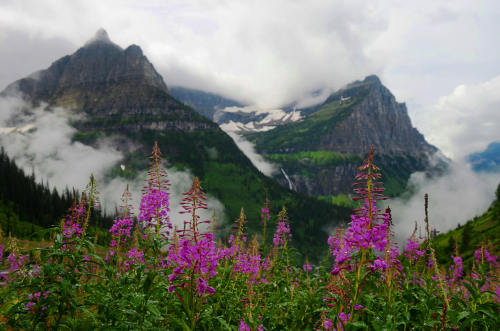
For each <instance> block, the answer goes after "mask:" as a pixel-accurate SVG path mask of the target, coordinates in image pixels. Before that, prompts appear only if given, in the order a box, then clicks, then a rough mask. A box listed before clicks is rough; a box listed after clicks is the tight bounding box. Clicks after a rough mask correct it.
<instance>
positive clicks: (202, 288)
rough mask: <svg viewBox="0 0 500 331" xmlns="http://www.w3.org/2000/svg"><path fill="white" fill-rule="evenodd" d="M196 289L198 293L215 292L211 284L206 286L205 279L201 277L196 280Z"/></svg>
mask: <svg viewBox="0 0 500 331" xmlns="http://www.w3.org/2000/svg"><path fill="white" fill-rule="evenodd" d="M196 290H197V291H198V293H199V294H205V293H210V294H214V293H215V289H214V288H213V287H211V286H208V284H207V281H206V280H205V279H204V278H202V277H200V278H198V279H197V281H196Z"/></svg>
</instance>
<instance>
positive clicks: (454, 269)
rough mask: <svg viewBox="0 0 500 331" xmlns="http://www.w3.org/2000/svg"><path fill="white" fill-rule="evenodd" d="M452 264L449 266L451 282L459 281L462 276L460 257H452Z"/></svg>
mask: <svg viewBox="0 0 500 331" xmlns="http://www.w3.org/2000/svg"><path fill="white" fill-rule="evenodd" d="M452 258H453V264H452V265H451V266H450V273H451V277H452V279H451V280H452V281H459V280H460V279H461V278H462V276H463V264H462V258H461V257H460V256H452Z"/></svg>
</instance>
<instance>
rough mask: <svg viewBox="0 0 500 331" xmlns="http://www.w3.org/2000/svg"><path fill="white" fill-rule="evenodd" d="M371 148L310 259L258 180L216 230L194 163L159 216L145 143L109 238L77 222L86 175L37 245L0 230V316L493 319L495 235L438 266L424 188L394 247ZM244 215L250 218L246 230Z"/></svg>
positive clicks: (185, 321)
mask: <svg viewBox="0 0 500 331" xmlns="http://www.w3.org/2000/svg"><path fill="white" fill-rule="evenodd" d="M374 156H375V154H374V149H373V147H372V148H371V150H370V152H369V154H368V156H367V157H366V159H365V160H364V162H363V164H362V165H361V167H359V173H358V175H357V176H356V179H355V183H354V193H355V195H356V197H355V198H354V199H355V200H356V201H359V208H357V209H355V210H354V211H353V214H352V216H351V219H350V222H349V223H348V224H347V225H346V226H345V227H338V228H337V229H336V231H335V233H334V234H333V235H332V236H331V237H329V238H328V246H329V250H328V251H327V252H325V254H324V258H323V259H322V262H321V263H319V264H316V265H313V264H311V263H309V262H308V259H307V258H306V259H305V263H299V259H298V258H297V256H298V254H296V253H297V249H296V248H295V247H294V228H293V226H291V225H293V224H294V223H291V222H290V219H289V215H288V213H287V209H286V206H283V207H282V208H280V210H271V206H272V205H271V204H270V201H269V199H268V197H267V196H266V195H265V194H264V192H263V203H262V208H260V220H257V219H249V218H247V216H246V214H245V210H244V209H243V208H241V212H240V216H239V217H238V218H237V219H236V220H235V221H234V226H233V228H232V232H231V233H227V232H225V231H224V229H223V227H222V226H221V224H218V222H217V216H216V214H215V213H214V216H213V217H212V219H210V220H207V219H203V218H202V217H201V216H200V215H201V214H200V211H201V210H204V209H210V208H211V206H210V205H207V202H206V196H205V193H204V191H203V187H202V186H201V184H200V180H199V179H198V178H197V177H195V178H194V181H193V183H192V186H191V188H190V189H189V190H188V191H187V192H185V193H184V198H183V200H182V202H181V206H182V208H181V209H182V211H181V215H182V217H183V218H184V223H180V224H179V223H175V224H176V225H175V224H174V223H173V222H171V218H172V215H171V209H173V206H171V204H170V203H171V201H170V199H169V197H170V196H169V181H168V174H167V172H166V171H165V169H164V168H163V167H162V160H161V152H160V148H159V146H158V144H157V143H155V144H154V148H153V152H152V154H151V156H150V168H149V172H148V179H147V181H146V185H145V187H144V189H143V192H142V197H140V198H139V197H134V196H132V194H131V193H130V191H129V188H128V186H127V187H125V188H124V193H123V194H122V206H121V208H120V210H118V211H117V214H116V218H115V220H114V222H113V224H112V226H111V228H110V229H109V230H108V232H109V235H108V237H109V238H110V239H109V240H108V241H102V240H99V238H98V232H95V233H96V234H95V235H92V233H91V232H90V231H89V230H88V229H89V219H91V217H92V214H95V213H97V212H98V209H99V192H98V183H97V182H96V180H95V178H94V177H93V176H91V178H90V182H89V184H88V185H87V187H86V188H85V190H84V191H83V192H82V194H81V195H79V197H78V198H75V199H74V202H73V205H72V206H71V208H70V209H69V210H68V212H67V215H66V216H65V217H64V218H63V219H62V220H60V222H59V223H60V226H57V227H52V228H50V229H48V230H42V231H43V233H42V234H41V237H42V238H43V239H44V240H43V241H41V244H40V245H39V247H35V248H30V249H24V248H22V247H20V245H19V242H18V240H17V239H16V238H14V237H10V236H8V235H7V234H6V235H4V234H2V233H1V232H0V271H1V272H0V277H1V278H0V328H2V329H4V328H5V329H23V330H24V329H25V330H27V329H33V330H46V329H51V330H52V329H54V330H59V329H85V330H87V329H103V330H125V329H127V330H129V329H130V330H132V329H133V330H136V329H146V330H151V329H161V330H337V331H338V330H353V329H371V330H382V329H390V330H422V329H425V330H438V329H441V330H474V329H479V328H484V329H485V330H495V329H499V325H500V317H499V316H500V315H499V314H498V312H499V309H500V305H499V303H500V284H499V281H498V274H499V271H500V264H499V262H498V260H497V257H496V256H494V249H495V247H490V246H488V243H486V242H483V243H481V245H480V246H479V247H477V249H476V250H475V253H474V260H473V263H472V266H471V267H470V268H469V267H467V266H466V265H464V264H463V261H462V258H461V256H460V252H459V251H458V248H457V249H455V252H454V253H453V254H452V256H450V257H449V258H450V259H451V260H450V261H451V264H450V267H446V268H445V267H443V266H442V265H439V264H438V259H437V258H436V250H435V248H434V246H433V240H432V236H431V232H432V231H431V229H432V226H431V224H432V222H433V220H430V219H429V217H428V199H429V197H428V196H427V195H426V196H425V197H424V208H423V212H422V217H423V218H424V220H425V223H424V224H423V226H424V227H425V235H423V236H421V235H420V234H419V233H418V231H417V230H418V227H416V228H415V231H414V232H413V234H412V235H411V237H410V238H409V239H408V241H407V243H406V246H405V247H404V248H399V247H397V245H396V241H395V240H394V238H393V231H392V226H393V223H392V216H391V210H390V208H389V207H388V206H385V205H384V203H385V200H386V197H385V196H384V194H383V192H384V188H383V182H382V181H381V180H380V178H381V175H380V173H379V171H380V169H379V168H378V167H377V166H376V165H375V164H374ZM133 199H138V201H140V208H139V212H138V215H134V213H133V212H132V209H131V201H132V200H133ZM176 217H178V216H177V215H176ZM251 223H256V224H253V226H252V227H250V226H249V227H248V228H252V229H255V228H257V227H260V228H261V229H262V230H261V231H257V232H254V231H251V232H249V231H248V230H247V225H250V224H251ZM42 243H43V244H42ZM325 246H326V243H325ZM313 258H314V260H318V257H312V256H311V259H313Z"/></svg>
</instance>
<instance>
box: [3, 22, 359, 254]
mask: <svg viewBox="0 0 500 331" xmlns="http://www.w3.org/2000/svg"><path fill="white" fill-rule="evenodd" d="M1 95H2V96H7V95H17V96H20V97H22V98H23V99H24V100H26V101H27V102H28V103H31V104H32V105H45V104H46V105H48V106H47V107H48V108H53V107H64V108H65V109H67V110H68V111H69V112H73V113H77V114H80V115H81V116H80V117H79V119H78V120H74V121H73V122H72V125H73V126H74V127H75V128H76V129H77V130H78V132H77V133H76V134H75V136H74V137H73V139H74V140H76V141H80V142H82V143H84V144H87V145H97V144H98V142H99V141H100V138H103V137H107V138H109V139H112V141H113V142H114V144H115V145H116V146H115V147H117V148H118V149H119V150H120V151H121V152H122V154H123V155H124V158H123V160H121V161H120V162H118V164H116V167H115V168H116V169H114V170H112V171H111V173H110V176H126V177H127V176H131V177H133V176H135V175H137V173H138V172H140V171H144V170H145V169H147V167H148V160H147V157H146V156H147V155H149V153H150V151H151V148H152V146H153V143H154V141H157V142H158V145H159V147H160V149H161V151H162V152H163V155H164V157H165V159H166V160H167V162H168V163H169V166H171V167H174V168H177V169H181V170H183V169H189V170H190V171H191V172H192V173H193V174H194V175H196V176H198V177H200V180H201V182H202V185H203V187H204V189H205V191H207V192H208V193H209V194H211V195H213V196H215V197H216V198H217V199H218V200H219V201H221V202H222V203H223V205H224V207H225V214H226V216H227V221H232V220H235V219H236V218H238V217H239V215H240V208H241V207H245V213H246V215H247V218H248V221H249V223H248V225H249V228H250V229H254V230H255V229H257V228H259V223H258V220H259V218H260V210H261V207H262V205H263V202H264V199H265V196H266V193H267V195H268V196H269V199H270V200H271V211H272V212H273V213H277V212H278V211H279V210H281V208H282V207H283V206H286V207H287V210H288V213H289V216H290V220H291V227H292V229H293V230H292V231H293V232H294V240H295V245H296V247H297V248H299V249H303V251H304V252H305V251H307V252H308V254H309V257H314V256H315V253H316V252H320V251H322V246H324V245H325V243H326V238H327V234H326V232H324V229H325V228H326V227H327V226H328V225H331V224H335V223H336V222H338V221H340V220H341V219H344V218H345V217H346V216H347V215H348V213H349V210H347V209H346V208H344V209H342V208H340V207H339V208H335V207H333V206H332V205H330V204H328V203H326V202H323V201H318V200H316V199H313V198H310V197H307V196H304V195H301V194H298V193H296V192H292V191H289V190H287V189H286V188H283V187H282V186H280V185H279V184H277V183H276V182H275V181H274V180H272V179H271V178H268V177H266V176H264V175H263V174H262V173H261V172H260V171H258V170H257V169H256V168H255V167H254V166H253V164H252V163H251V162H250V160H249V159H248V158H247V157H246V156H245V155H244V154H243V153H242V152H241V151H240V150H239V149H238V147H237V146H236V144H235V143H234V142H233V140H232V139H231V138H230V137H229V136H228V135H227V134H226V133H225V132H224V131H222V130H221V129H220V128H219V126H218V125H217V124H216V123H214V122H212V121H211V120H209V119H207V118H206V117H204V116H201V115H200V114H198V113H197V112H195V111H194V110H193V109H192V108H191V107H189V106H187V105H185V104H183V103H182V102H180V101H178V100H176V99H175V98H174V97H173V96H172V95H171V92H170V91H169V89H168V88H167V85H166V84H165V81H164V80H163V78H162V77H161V75H159V74H158V72H157V71H156V70H155V69H154V67H153V65H152V64H151V63H150V62H149V61H148V59H147V58H146V56H144V54H143V52H142V50H141V48H140V47H139V46H136V45H131V46H129V47H127V48H125V49H122V48H121V47H119V46H118V45H116V44H114V43H113V42H112V41H111V40H110V39H109V37H108V35H107V33H106V32H105V31H104V30H100V31H98V32H97V34H96V36H95V37H94V38H92V39H91V40H90V41H89V42H87V43H86V44H85V45H84V46H83V47H81V48H80V49H78V50H77V51H76V52H75V53H74V54H71V55H67V56H64V57H62V58H61V59H59V60H57V61H55V62H54V63H53V64H52V65H51V66H50V67H49V68H47V69H45V70H41V71H39V72H37V73H36V74H33V75H31V76H29V77H26V78H23V79H20V80H18V81H16V82H14V83H12V84H11V85H9V86H8V87H7V88H6V89H5V90H4V91H3V92H2V93H1ZM27 111H28V110H27ZM21 115H22V114H19V116H21ZM12 126H13V127H15V126H16V123H12ZM109 139H108V140H109ZM120 164H125V165H126V166H127V169H128V171H127V172H123V171H122V170H121V169H120Z"/></svg>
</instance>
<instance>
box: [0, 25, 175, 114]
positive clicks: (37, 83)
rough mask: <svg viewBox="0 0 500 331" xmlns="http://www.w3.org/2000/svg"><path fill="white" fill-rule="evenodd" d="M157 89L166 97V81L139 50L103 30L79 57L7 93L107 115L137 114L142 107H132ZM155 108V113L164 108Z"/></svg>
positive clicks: (75, 55)
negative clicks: (121, 45)
mask: <svg viewBox="0 0 500 331" xmlns="http://www.w3.org/2000/svg"><path fill="white" fill-rule="evenodd" d="M156 90H160V91H161V92H162V93H167V94H168V89H167V85H166V84H165V82H164V80H163V78H162V76H161V75H160V74H159V73H158V72H157V71H156V70H155V68H154V66H153V65H152V64H151V62H149V60H148V59H147V57H146V56H144V54H143V52H142V50H141V48H140V47H139V46H137V45H130V46H129V47H127V48H126V49H122V48H121V47H119V46H118V45H116V44H115V43H113V42H112V41H111V39H110V38H109V35H108V33H107V32H106V30H104V29H102V28H101V29H99V30H98V31H97V32H96V34H95V35H94V37H92V38H91V39H90V40H89V41H88V42H87V43H85V45H83V46H82V47H80V48H79V49H78V50H77V51H76V52H75V53H73V54H71V55H66V56H64V57H62V58H60V59H59V60H57V61H55V62H54V63H52V65H51V66H50V67H49V68H47V69H45V70H41V71H40V72H38V73H37V75H35V76H29V77H26V78H23V79H20V80H18V81H16V82H14V83H13V84H11V85H9V86H8V87H7V88H6V90H5V91H4V92H3V94H9V93H17V92H21V95H23V96H24V97H25V98H26V99H29V100H31V101H33V102H34V103H37V102H39V101H43V102H47V103H49V104H52V105H57V106H62V107H67V108H73V109H77V110H78V111H81V110H83V111H85V112H87V113H96V112H97V113H101V114H106V113H107V114H109V113H117V112H127V111H130V112H135V111H138V109H140V108H141V107H138V106H137V105H135V106H132V105H133V104H137V103H140V102H139V101H137V100H141V101H142V102H146V100H147V99H144V98H143V96H144V94H146V93H156V92H155V91H156ZM141 93H142V94H141ZM134 96H135V98H134ZM104 100H106V101H104ZM125 100H126V101H125ZM155 100H158V99H155ZM125 105H126V106H125ZM152 108H153V109H155V110H151V111H153V112H157V111H158V109H159V108H162V107H158V106H155V107H152Z"/></svg>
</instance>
